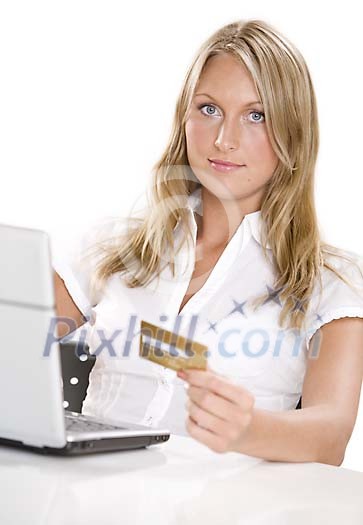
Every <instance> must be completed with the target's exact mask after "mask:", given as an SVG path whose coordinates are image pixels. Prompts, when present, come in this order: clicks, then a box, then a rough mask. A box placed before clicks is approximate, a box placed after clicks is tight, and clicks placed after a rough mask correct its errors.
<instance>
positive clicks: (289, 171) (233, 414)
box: [54, 20, 363, 465]
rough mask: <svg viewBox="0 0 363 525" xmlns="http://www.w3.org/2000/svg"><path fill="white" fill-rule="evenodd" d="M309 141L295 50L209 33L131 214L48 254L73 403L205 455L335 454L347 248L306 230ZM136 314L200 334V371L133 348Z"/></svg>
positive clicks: (352, 393)
mask: <svg viewBox="0 0 363 525" xmlns="http://www.w3.org/2000/svg"><path fill="white" fill-rule="evenodd" d="M317 153H318V118H317V109H316V100H315V95H314V90H313V86H312V82H311V78H310V75H309V72H308V68H307V66H306V64H305V61H304V59H303V57H302V56H301V54H300V53H299V51H298V50H297V49H296V48H295V47H294V46H293V45H292V44H291V43H290V42H289V41H288V40H287V39H286V38H284V37H283V36H282V35H281V34H280V33H279V32H278V31H276V30H275V29H274V28H272V27H271V26H270V25H268V24H267V23H265V22H263V21H260V20H250V21H237V22H235V23H231V24H228V25H226V26H225V27H222V28H221V29H220V30H218V31H217V32H216V33H215V34H213V35H211V37H210V38H209V39H208V40H207V41H206V42H205V43H204V44H203V45H202V46H201V48H200V49H199V50H198V52H197V54H196V57H195V59H194V61H193V63H192V65H191V67H190V69H189V71H188V72H187V75H186V77H185V82H184V85H183V87H182V90H181V93H180V96H179V98H178V101H177V106H176V111H175V116H174V125H173V129H172V133H171V137H170V140H169V144H168V145H167V147H166V150H165V152H164V154H163V155H162V157H161V159H160V160H159V162H158V163H157V164H156V166H155V168H154V177H153V180H152V185H151V195H150V199H149V207H148V209H147V210H146V212H145V214H144V216H143V217H141V218H136V217H134V218H130V219H129V220H127V221H121V220H120V218H116V219H115V220H111V221H105V222H104V224H101V226H100V228H99V229H98V230H97V229H96V228H95V227H92V229H91V230H90V231H89V232H88V234H85V235H84V236H83V237H82V239H81V240H82V243H75V245H74V250H71V252H70V253H69V258H68V260H67V259H66V258H64V259H63V260H60V261H58V262H56V264H55V265H54V266H55V270H56V271H57V273H58V274H59V275H60V277H61V278H60V277H59V276H58V275H56V291H57V312H58V315H65V314H68V315H69V317H71V319H73V320H75V323H76V324H75V325H73V329H74V328H75V327H76V326H80V325H81V324H82V323H83V322H84V320H85V319H89V318H90V317H91V315H92V317H91V325H92V329H91V332H90V333H87V336H88V339H87V342H88V344H89V346H90V351H91V353H94V354H96V355H97V360H96V365H95V366H94V368H93V370H92V372H91V375H90V385H89V388H88V391H87V397H86V400H85V402H84V404H83V408H82V412H83V413H84V414H89V415H93V416H96V417H100V418H102V417H107V419H108V420H110V419H112V420H114V421H118V420H119V421H131V422H138V423H142V424H146V425H155V426H159V425H160V426H167V427H168V428H169V429H170V430H171V432H175V433H184V434H188V435H190V436H191V437H193V438H194V439H196V440H198V441H200V442H201V443H204V444H205V445H206V446H208V447H209V448H211V449H212V450H214V451H216V452H227V451H237V452H241V453H244V454H249V455H253V456H259V457H262V458H265V459H270V460H278V461H292V462H299V461H318V462H323V463H330V464H332V465H340V464H341V463H342V461H343V458H344V453H345V448H346V446H347V443H348V441H349V438H350V435H351V433H352V430H353V427H354V423H355V419H356V414H357V407H358V401H359V395H360V387H361V381H362V373H363V351H362V349H363V320H362V318H363V274H362V272H361V267H362V259H361V257H360V256H358V255H357V254H354V253H353V252H343V251H342V250H340V251H339V250H338V249H335V248H334V247H331V246H329V245H327V244H326V243H323V242H322V240H321V237H320V234H319V230H318V223H317V216H316V211H315V203H314V193H313V191H314V169H315V162H316V158H317ZM226 162H228V163H233V166H231V165H229V166H226V164H223V163H226ZM96 239H97V240H98V242H97V243H95V240H96ZM95 247H96V249H94V248H95ZM86 252H87V256H86V257H85V256H84V255H85V253H86ZM67 305H68V306H67ZM82 314H83V315H82ZM142 319H144V320H146V321H149V322H152V323H155V324H158V325H160V326H163V327H164V328H167V329H170V330H173V331H174V332H179V333H181V334H183V335H187V336H188V337H191V338H193V339H195V340H196V341H200V342H202V343H204V344H207V346H208V349H209V357H208V368H207V370H196V369H193V370H189V371H186V372H185V373H183V372H178V373H177V374H176V373H175V372H174V371H173V370H170V369H167V368H164V367H161V366H159V365H157V364H155V363H151V362H149V361H147V360H145V359H142V358H140V357H139V355H138V347H139V338H138V336H139V334H140V321H141V320H142ZM71 329H72V327H71ZM59 335H62V333H61V332H60V331H59ZM185 386H187V387H188V388H187V389H186V388H185ZM300 398H301V410H295V408H296V406H297V403H298V401H299V400H300Z"/></svg>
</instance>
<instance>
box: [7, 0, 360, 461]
mask: <svg viewBox="0 0 363 525" xmlns="http://www.w3.org/2000/svg"><path fill="white" fill-rule="evenodd" d="M250 18H261V19H263V20H266V21H267V22H269V23H271V24H272V25H274V26H275V27H276V28H277V29H279V30H280V31H281V32H282V33H283V34H284V35H285V36H286V37H287V38H289V39H290V40H291V41H292V42H293V43H294V44H295V45H296V46H297V47H298V48H299V49H300V51H301V52H302V54H303V55H304V57H305V60H306V62H307V64H308V67H309V69H310V72H311V75H312V79H313V83H314V88H315V91H316V96H317V100H318V111H319V119H320V141H321V144H320V153H319V159H318V165H317V170H316V206H317V213H318V218H319V224H320V227H321V231H322V234H323V236H324V240H326V241H328V242H331V243H333V244H335V245H338V246H340V247H342V248H346V249H350V250H353V251H356V252H358V253H360V254H363V239H362V235H361V225H362V223H363V206H362V202H361V201H362V179H363V168H362V160H361V156H362V117H363V106H362V104H360V103H359V100H360V95H361V93H362V92H363V76H362V67H361V63H362V60H361V50H362V44H361V37H362V28H361V16H360V14H359V2H354V1H353V0H350V1H345V2H344V3H341V2H339V3H338V2H336V3H334V2H329V3H327V2H317V1H305V2H303V3H296V2H295V3H293V2H287V1H277V0H275V1H274V2H270V1H259V0H254V1H253V2H243V1H241V0H239V1H232V0H224V1H223V2H220V1H218V2H214V3H213V2H210V1H209V2H200V3H197V2H195V1H185V0H184V1H183V2H175V3H171V2H161V1H155V0H154V1H153V2H146V1H145V2H140V1H139V2H127V3H126V2H121V1H118V2H111V1H100V0H99V1H91V0H87V1H84V0H82V1H80V0H72V1H69V0H62V1H57V2H54V1H50V0H48V1H44V2H40V1H30V2H29V1H22V2H19V1H17V0H7V1H2V2H1V4H0V50H1V51H0V75H1V79H0V177H1V192H0V222H2V223H7V224H15V225H24V226H27V227H35V228H41V229H44V230H46V231H48V232H49V233H50V235H51V243H52V245H54V246H56V245H57V246H59V245H62V243H67V239H69V237H71V236H73V235H74V234H75V233H76V232H78V231H82V229H83V228H84V226H85V225H87V224H88V223H90V222H93V221H94V220H97V219H98V218H100V217H104V216H117V215H119V214H120V215H122V216H125V215H128V214H129V213H131V212H132V210H133V209H137V208H138V206H139V205H140V203H141V204H142V202H143V196H144V191H145V187H146V184H147V181H148V180H149V178H150V176H151V167H152V166H153V165H154V163H155V162H156V161H157V160H158V158H159V156H160V155H161V153H162V152H163V150H164V147H165V145H166V141H167V138H168V136H169V133H170V130H171V122H172V117H173V114H174V107H175V103H176V99H177V95H178V93H179V91H180V89H181V84H182V80H183V78H184V75H185V73H186V70H187V67H188V66H189V64H190V62H191V60H192V58H193V57H194V53H195V52H196V50H197V48H198V47H199V45H200V44H201V43H202V42H203V41H204V40H205V39H206V38H207V37H208V36H209V35H210V34H211V33H212V32H213V31H215V30H216V29H218V28H219V27H220V26H222V25H224V24H226V23H229V22H232V21H234V20H237V19H250ZM362 412H363V406H362V403H361V407H360V414H359V417H358V420H357V423H356V428H355V432H354V434H353V437H352V438H351V441H350V444H349V447H348V450H347V454H346V459H345V461H344V464H343V466H345V467H347V468H353V469H357V470H361V471H363V451H362V448H363V413H362Z"/></svg>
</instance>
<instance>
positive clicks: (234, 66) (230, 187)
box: [185, 53, 278, 209]
mask: <svg viewBox="0 0 363 525" xmlns="http://www.w3.org/2000/svg"><path fill="white" fill-rule="evenodd" d="M258 100H259V97H258V94H257V92H256V89H255V87H254V84H253V80H252V77H251V75H250V73H249V72H248V70H247V69H246V68H245V66H244V65H242V64H241V63H240V62H238V61H237V59H236V58H235V57H233V56H231V55H229V54H226V53H224V54H223V55H217V56H213V57H211V58H210V59H209V60H208V62H207V64H206V66H205V68H204V71H203V73H202V75H201V76H200V78H199V82H198V85H197V88H196V90H195V95H194V98H193V101H192V105H191V108H190V111H189V113H188V117H187V121H186V126H185V132H186V142H187V155H188V161H189V164H190V166H191V168H192V170H193V172H194V174H195V175H196V177H197V179H198V180H199V182H200V183H201V184H202V186H204V187H205V188H206V189H207V190H209V191H210V192H211V193H213V194H214V195H216V196H218V197H219V198H220V199H233V200H237V201H239V202H241V203H242V202H245V203H247V202H248V203H249V206H248V207H251V206H252V207H253V208H255V209H260V206H261V203H262V200H263V196H264V193H265V189H266V184H267V183H268V181H269V180H270V179H271V176H272V174H273V172H274V170H275V168H276V166H277V162H278V157H277V156H276V154H275V153H274V151H273V149H272V147H271V144H270V141H269V138H268V135H267V129H266V124H265V120H264V114H263V107H262V105H261V104H260V103H258V102H256V101H258ZM208 159H220V160H228V161H230V162H234V163H236V164H241V165H243V166H242V167H239V168H237V169H235V170H232V171H230V172H226V173H224V172H220V171H217V170H216V169H215V168H213V166H212V164H211V162H210V161H209V160H208Z"/></svg>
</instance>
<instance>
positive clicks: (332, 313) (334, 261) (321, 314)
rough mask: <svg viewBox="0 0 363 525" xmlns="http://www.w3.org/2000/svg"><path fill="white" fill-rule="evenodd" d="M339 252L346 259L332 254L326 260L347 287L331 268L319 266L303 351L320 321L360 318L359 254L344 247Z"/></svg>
mask: <svg viewBox="0 0 363 525" xmlns="http://www.w3.org/2000/svg"><path fill="white" fill-rule="evenodd" d="M342 253H343V254H344V255H345V256H348V257H349V259H350V260H346V259H342V258H341V257H337V256H335V255H334V256H329V259H328V262H329V264H330V265H331V266H333V267H334V268H335V269H336V270H337V271H338V272H339V273H340V274H342V275H343V276H344V278H345V279H347V280H348V282H349V283H351V286H350V285H349V284H347V283H346V282H344V281H343V280H342V279H340V278H339V277H338V276H337V275H335V273H333V272H332V271H331V270H329V269H327V268H325V267H324V268H323V271H322V288H321V287H320V282H319V285H318V287H317V289H314V293H313V296H312V299H311V305H310V306H309V308H308V311H307V320H306V339H305V341H306V350H308V349H309V343H310V339H311V338H312V336H313V335H314V333H315V332H316V331H317V330H318V329H319V328H320V327H321V326H323V325H324V324H326V323H329V322H330V321H332V320H334V319H339V318H341V317H362V318H363V257H362V256H361V255H359V254H357V253H354V252H352V251H347V250H344V251H342ZM320 290H321V294H320Z"/></svg>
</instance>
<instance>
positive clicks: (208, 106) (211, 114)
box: [198, 104, 216, 116]
mask: <svg viewBox="0 0 363 525" xmlns="http://www.w3.org/2000/svg"><path fill="white" fill-rule="evenodd" d="M203 108H213V109H216V108H215V107H214V106H212V105H211V104H202V105H201V106H198V109H200V110H202V109H203ZM202 115H206V116H209V115H210V116H213V115H214V113H207V114H206V113H203V111H202Z"/></svg>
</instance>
